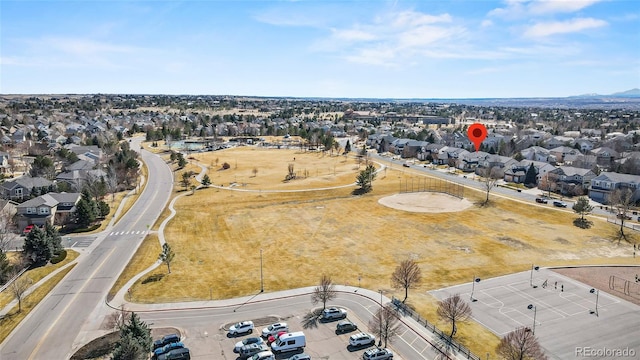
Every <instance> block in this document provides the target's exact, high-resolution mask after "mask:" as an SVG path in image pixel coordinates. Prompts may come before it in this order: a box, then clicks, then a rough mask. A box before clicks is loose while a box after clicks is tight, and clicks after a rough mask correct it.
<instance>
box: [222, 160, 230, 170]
mask: <svg viewBox="0 0 640 360" xmlns="http://www.w3.org/2000/svg"><path fill="white" fill-rule="evenodd" d="M230 167H231V165H229V163H227V162H226V163H224V164H222V169H224V170H227V169H228V168H230Z"/></svg>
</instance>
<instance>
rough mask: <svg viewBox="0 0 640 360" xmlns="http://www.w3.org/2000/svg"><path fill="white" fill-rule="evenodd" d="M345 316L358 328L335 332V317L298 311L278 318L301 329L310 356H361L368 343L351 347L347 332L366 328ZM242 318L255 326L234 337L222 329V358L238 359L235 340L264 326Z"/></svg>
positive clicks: (350, 357) (286, 355)
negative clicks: (315, 316)
mask: <svg viewBox="0 0 640 360" xmlns="http://www.w3.org/2000/svg"><path fill="white" fill-rule="evenodd" d="M347 319H348V320H350V321H352V322H353V323H355V324H356V325H357V326H358V330H356V331H352V332H349V333H345V334H339V335H338V334H336V325H337V324H338V322H339V320H335V321H327V322H324V321H314V320H313V319H310V318H309V317H308V316H303V315H301V316H294V317H291V318H289V319H286V320H282V321H284V322H286V323H287V324H288V325H289V332H294V331H303V332H304V334H305V337H306V343H307V346H306V348H305V350H304V352H305V353H306V354H309V355H310V356H311V358H312V359H332V360H333V359H337V360H341V359H362V354H363V353H364V351H365V350H366V349H368V348H370V347H371V346H365V347H361V348H351V347H350V346H349V336H351V335H353V334H356V333H359V332H362V331H364V332H368V329H367V326H366V324H364V323H362V322H361V321H360V320H359V319H357V318H355V317H354V316H348V317H347ZM242 320H252V321H254V322H255V323H256V327H255V330H254V331H253V333H252V334H247V335H242V336H237V337H229V336H227V335H226V332H224V333H225V335H224V336H222V337H221V338H220V340H219V343H220V347H221V348H222V351H223V356H224V357H223V358H224V359H225V360H236V359H240V357H239V356H238V354H236V353H234V352H233V348H234V347H235V344H236V343H237V342H239V341H242V339H245V338H247V337H254V336H259V334H260V332H261V331H262V329H263V328H264V327H266V325H265V324H264V321H261V319H238V321H242ZM272 320H273V319H272ZM258 324H260V325H258ZM231 325H232V324H224V325H223V326H222V328H221V330H220V331H224V330H223V329H227V328H228V327H229V326H231ZM305 327H306V328H305ZM296 353H300V351H298V352H288V353H283V354H278V355H276V358H277V359H288V358H289V357H291V356H293V355H294V354H296ZM394 359H400V357H398V356H397V355H394Z"/></svg>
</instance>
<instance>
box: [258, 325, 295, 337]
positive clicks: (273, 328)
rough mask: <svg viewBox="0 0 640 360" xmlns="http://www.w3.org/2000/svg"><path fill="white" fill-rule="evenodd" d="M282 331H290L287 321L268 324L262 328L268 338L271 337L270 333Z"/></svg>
mask: <svg viewBox="0 0 640 360" xmlns="http://www.w3.org/2000/svg"><path fill="white" fill-rule="evenodd" d="M280 331H287V332H288V331H289V326H287V323H275V324H271V325H269V326H267V327H266V328H264V329H262V337H264V338H266V337H269V335H275V334H277V333H279V332H280Z"/></svg>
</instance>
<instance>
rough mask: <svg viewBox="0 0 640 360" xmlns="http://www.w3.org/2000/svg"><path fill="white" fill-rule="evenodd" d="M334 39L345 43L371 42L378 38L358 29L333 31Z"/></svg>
mask: <svg viewBox="0 0 640 360" xmlns="http://www.w3.org/2000/svg"><path fill="white" fill-rule="evenodd" d="M333 37H334V38H336V39H340V40H345V41H371V40H375V39H376V38H377V36H376V35H375V34H372V33H370V32H367V31H363V30H358V29H346V30H335V29H334V30H333Z"/></svg>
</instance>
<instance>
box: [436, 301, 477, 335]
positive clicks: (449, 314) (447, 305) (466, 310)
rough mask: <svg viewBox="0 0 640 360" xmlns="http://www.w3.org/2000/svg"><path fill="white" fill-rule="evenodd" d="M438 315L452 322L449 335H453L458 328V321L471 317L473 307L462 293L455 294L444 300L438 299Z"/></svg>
mask: <svg viewBox="0 0 640 360" xmlns="http://www.w3.org/2000/svg"><path fill="white" fill-rule="evenodd" d="M437 313H438V316H439V317H440V318H441V319H443V320H445V321H448V322H450V323H451V334H450V335H449V337H453V336H454V335H455V334H456V332H457V331H458V328H457V327H456V323H457V322H462V321H465V320H467V319H469V318H470V317H471V307H470V306H469V304H467V303H466V302H464V300H462V299H461V298H460V294H455V295H453V296H451V297H448V298H446V299H444V300H442V301H438V310H437Z"/></svg>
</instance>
